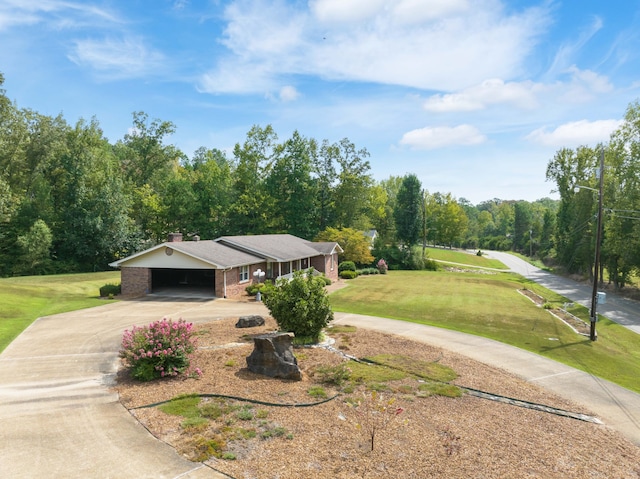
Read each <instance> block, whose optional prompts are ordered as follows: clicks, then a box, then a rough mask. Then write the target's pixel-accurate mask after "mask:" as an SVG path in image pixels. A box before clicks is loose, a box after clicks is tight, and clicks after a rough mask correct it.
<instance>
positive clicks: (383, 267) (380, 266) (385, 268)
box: [376, 258, 389, 274]
mask: <svg viewBox="0 0 640 479" xmlns="http://www.w3.org/2000/svg"><path fill="white" fill-rule="evenodd" d="M376 267H377V268H378V271H379V272H380V274H387V271H388V270H389V266H387V262H386V261H385V260H384V259H383V258H380V260H379V261H378V263H377V264H376Z"/></svg>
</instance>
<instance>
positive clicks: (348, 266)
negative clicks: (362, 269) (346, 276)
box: [338, 261, 356, 273]
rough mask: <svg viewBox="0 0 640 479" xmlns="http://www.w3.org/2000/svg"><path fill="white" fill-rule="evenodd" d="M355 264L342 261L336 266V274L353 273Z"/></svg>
mask: <svg viewBox="0 0 640 479" xmlns="http://www.w3.org/2000/svg"><path fill="white" fill-rule="evenodd" d="M355 270H356V264H355V263H354V262H353V261H343V262H342V263H340V264H339V265H338V273H342V272H343V271H355Z"/></svg>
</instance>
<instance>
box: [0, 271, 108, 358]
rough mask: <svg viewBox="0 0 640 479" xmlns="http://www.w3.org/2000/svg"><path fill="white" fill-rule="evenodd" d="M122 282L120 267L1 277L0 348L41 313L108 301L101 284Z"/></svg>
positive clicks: (56, 312)
mask: <svg viewBox="0 0 640 479" xmlns="http://www.w3.org/2000/svg"><path fill="white" fill-rule="evenodd" d="M119 282H120V272H119V271H107V272H101V273H86V274H59V275H50V276H19V277H15V278H0V352H2V351H4V349H5V348H6V347H7V346H8V345H9V343H11V341H13V340H14V339H15V338H16V337H18V335H19V334H20V333H21V332H22V331H24V329H25V328H26V327H27V326H29V325H30V324H31V323H32V322H33V321H34V320H36V319H37V318H39V317H41V316H49V315H51V314H58V313H65V312H67V311H74V310H77V309H84V308H90V307H93V306H98V305H100V304H104V302H103V300H101V299H100V298H99V294H100V293H99V289H100V286H103V285H105V284H107V283H119Z"/></svg>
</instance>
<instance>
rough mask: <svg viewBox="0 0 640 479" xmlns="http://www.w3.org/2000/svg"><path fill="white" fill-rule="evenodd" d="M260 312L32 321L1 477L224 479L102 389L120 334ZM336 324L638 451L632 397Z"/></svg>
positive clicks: (133, 308) (134, 307)
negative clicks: (493, 384) (614, 435)
mask: <svg viewBox="0 0 640 479" xmlns="http://www.w3.org/2000/svg"><path fill="white" fill-rule="evenodd" d="M503 262H505V264H507V265H509V266H511V265H510V264H509V263H508V262H507V259H505V260H503ZM536 274H539V273H536V272H535V271H529V272H525V276H527V277H531V276H530V275H536ZM540 276H544V275H540ZM554 278H555V277H554ZM554 278H546V281H551V280H553V279H554ZM548 284H549V283H548ZM547 287H549V288H551V289H555V286H553V285H552V286H547ZM570 288H575V286H570ZM576 290H578V288H576ZM559 292H560V291H559ZM561 294H564V295H565V296H568V297H571V295H570V294H567V293H564V292H562V293H561ZM580 294H581V293H580ZM576 300H577V299H576ZM614 304H615V303H614ZM267 313H268V312H267V310H266V308H265V307H264V305H263V304H262V303H256V302H236V301H231V300H224V299H217V300H213V301H212V300H197V299H190V300H189V299H176V298H164V299H162V298H157V297H156V298H154V297H149V298H147V299H144V300H138V301H122V302H117V303H116V302H114V303H108V304H105V305H104V306H100V307H97V308H92V309H86V310H81V311H75V312H70V313H65V314H59V315H55V316H49V317H44V318H40V319H38V320H37V321H35V322H34V323H33V324H32V325H31V326H30V327H29V328H27V329H26V330H25V331H24V332H23V333H22V334H21V335H20V336H19V337H18V338H17V339H15V340H14V341H13V342H12V343H11V344H10V345H9V346H8V347H7V348H6V349H5V350H4V351H3V352H2V354H0V445H1V447H2V454H0V471H1V472H2V477H10V478H12V479H13V478H41V477H42V478H49V477H56V478H117V479H128V478H132V479H133V478H135V479H140V478H154V479H155V478H175V479H177V478H188V479H201V478H202V479H204V478H222V477H225V476H222V475H221V474H219V473H217V472H216V471H214V470H212V469H210V468H208V467H207V466H205V465H203V464H200V463H193V462H189V461H187V460H185V459H184V458H182V457H181V456H180V455H178V454H177V453H176V452H175V451H174V450H173V449H172V448H171V447H169V446H167V445H166V444H164V443H162V442H160V441H158V440H156V439H155V438H154V437H153V436H152V435H151V434H149V432H148V431H147V430H146V429H144V427H143V426H141V425H140V424H139V423H138V422H137V421H136V420H135V419H134V418H133V417H132V416H131V415H130V414H129V413H128V412H127V410H126V409H125V408H124V407H123V406H122V405H121V404H120V403H119V402H118V396H117V394H116V393H115V392H114V391H113V390H112V389H111V387H110V386H112V385H113V381H114V378H115V374H116V371H117V367H118V349H119V345H120V339H121V336H122V331H123V330H124V329H127V328H130V327H131V326H132V325H133V324H137V325H142V324H148V323H150V322H151V321H154V320H157V319H161V318H162V317H164V316H166V317H170V318H173V319H178V318H184V319H185V320H187V321H189V322H194V323H201V322H206V321H210V320H212V319H218V318H225V317H230V316H238V315H241V314H265V315H266V314H267ZM612 319H613V318H612ZM336 321H337V322H342V323H351V324H355V325H358V326H362V327H368V328H374V329H380V330H383V331H387V332H390V333H394V334H400V335H406V336H408V337H410V338H412V339H416V340H420V341H424V342H426V343H431V344H434V345H437V346H440V347H442V348H444V349H449V350H452V351H456V352H459V353H461V354H465V355H467V356H469V357H472V358H474V359H477V360H479V361H482V362H485V363H487V364H491V365H494V366H498V367H502V368H504V369H506V370H508V371H511V372H513V373H515V374H518V375H519V376H521V377H523V378H525V379H527V380H529V381H532V382H536V383H537V384H540V385H541V386H543V387H545V388H548V389H550V390H552V391H554V392H555V393H557V394H560V395H562V396H564V397H567V398H569V399H573V400H574V401H576V402H578V403H581V404H584V405H585V407H587V408H588V409H590V410H592V411H594V412H595V413H596V414H597V415H598V416H599V417H600V418H602V419H603V420H604V422H605V424H607V425H609V426H612V427H614V428H616V429H618V430H619V431H621V432H622V433H623V434H625V435H626V436H627V437H628V438H629V439H630V440H632V441H633V442H635V443H636V444H639V445H640V395H638V394H635V393H632V392H630V391H628V390H626V389H623V388H620V387H619V386H616V385H615V384H612V383H609V382H607V381H603V380H600V379H598V378H595V377H593V376H590V375H588V374H586V373H583V372H581V371H577V370H575V369H572V368H569V367H568V366H565V365H562V364H560V363H556V362H555V361H550V360H548V359H545V358H542V357H540V356H537V355H535V354H532V353H528V352H526V351H523V350H520V349H518V348H513V347H511V346H507V345H504V344H501V343H496V342H494V341H491V340H487V339H484V338H479V337H476V336H471V335H467V334H463V333H457V332H455V331H447V330H441V329H439V328H429V327H426V326H421V325H417V324H413V323H406V322H404V321H394V320H387V319H383V318H371V317H365V316H358V315H351V314H344V313H337V314H336ZM632 326H633V324H632Z"/></svg>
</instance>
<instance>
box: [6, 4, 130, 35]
mask: <svg viewBox="0 0 640 479" xmlns="http://www.w3.org/2000/svg"><path fill="white" fill-rule="evenodd" d="M100 21H106V22H109V23H111V22H119V20H118V18H117V17H116V16H115V15H113V14H112V13H111V12H109V11H108V10H105V9H103V8H99V7H96V6H93V5H87V4H85V3H81V2H80V3H79V2H69V1H58V0H29V1H24V0H3V1H2V2H0V31H2V30H8V29H9V28H11V27H14V26H20V25H34V24H38V23H42V24H44V25H45V26H46V27H48V28H56V29H62V28H76V27H80V26H86V25H97V24H99V23H100Z"/></svg>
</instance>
